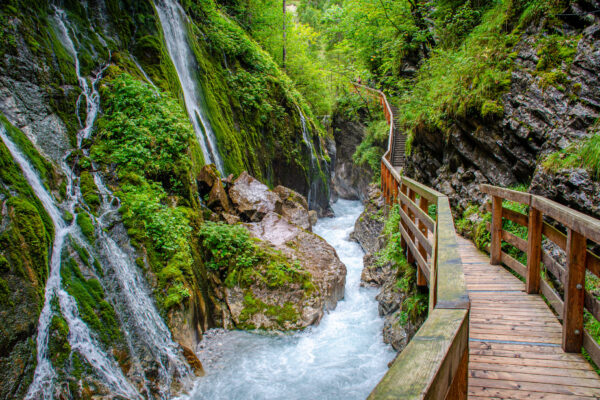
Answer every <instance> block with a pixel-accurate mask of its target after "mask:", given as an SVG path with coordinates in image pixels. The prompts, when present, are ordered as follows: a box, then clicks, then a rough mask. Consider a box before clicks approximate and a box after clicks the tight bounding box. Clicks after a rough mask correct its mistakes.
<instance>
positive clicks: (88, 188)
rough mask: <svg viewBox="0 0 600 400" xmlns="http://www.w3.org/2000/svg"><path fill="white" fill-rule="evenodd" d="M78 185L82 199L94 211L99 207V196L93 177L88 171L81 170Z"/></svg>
mask: <svg viewBox="0 0 600 400" xmlns="http://www.w3.org/2000/svg"><path fill="white" fill-rule="evenodd" d="M79 187H80V188H81V195H82V196H83V200H84V201H85V202H86V204H87V205H88V206H90V208H91V209H92V210H93V211H94V212H95V211H97V210H98V207H100V196H99V192H98V187H97V186H96V183H95V182H94V177H93V176H92V174H90V173H89V172H88V171H83V172H82V173H81V175H80V177H79Z"/></svg>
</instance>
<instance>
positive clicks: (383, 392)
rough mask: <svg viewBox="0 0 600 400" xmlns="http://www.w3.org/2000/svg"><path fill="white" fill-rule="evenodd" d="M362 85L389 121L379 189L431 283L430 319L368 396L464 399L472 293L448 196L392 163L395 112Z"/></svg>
mask: <svg viewBox="0 0 600 400" xmlns="http://www.w3.org/2000/svg"><path fill="white" fill-rule="evenodd" d="M361 87H362V86H361ZM362 88H365V89H367V90H369V91H371V93H373V94H374V95H378V96H379V99H380V103H381V105H382V106H383V107H384V111H385V113H386V119H387V120H388V123H389V124H390V137H389V142H388V150H387V152H386V153H385V154H384V156H383V157H382V159H381V189H382V192H383V194H384V197H385V199H386V202H387V204H389V205H393V204H399V210H400V216H401V223H400V226H399V228H400V232H401V235H402V241H401V242H402V243H401V246H402V248H403V249H404V250H405V251H406V256H407V260H408V261H409V262H415V263H416V265H417V285H419V286H426V285H428V286H429V315H428V317H427V320H426V321H425V322H424V323H423V325H422V326H421V328H420V329H419V331H418V332H417V333H416V334H415V336H414V337H413V338H412V340H411V341H410V342H409V344H408V345H407V346H406V348H405V349H404V350H403V351H402V352H401V353H400V354H399V355H398V357H397V358H396V360H395V361H394V363H393V364H392V366H391V367H390V369H389V371H388V372H387V373H386V375H385V376H384V377H383V379H382V380H381V382H379V384H378V385H377V387H376V388H375V389H374V390H373V392H372V393H371V394H370V396H369V399H372V400H375V399H377V400H379V399H466V398H467V379H468V362H469V297H468V294H467V288H466V284H465V277H464V273H463V267H462V261H461V258H460V254H459V252H458V243H457V239H456V232H455V230H454V221H453V218H452V212H451V210H450V203H449V201H448V197H446V196H445V195H443V194H442V193H439V192H437V191H435V190H433V189H431V188H429V187H427V186H424V185H422V184H420V183H418V182H416V181H414V180H412V179H410V178H408V177H406V176H402V175H400V173H399V171H398V170H397V169H396V168H394V167H393V166H392V165H391V162H390V155H391V154H392V152H393V149H392V144H393V135H394V129H393V126H394V122H393V119H394V115H393V113H392V110H391V108H390V106H389V103H388V102H387V99H386V97H385V95H384V94H383V93H382V92H380V91H377V90H373V89H370V88H366V87H362ZM357 90H358V89H357ZM430 205H434V206H435V210H436V215H435V218H432V217H430V216H429V212H428V211H429V206H430Z"/></svg>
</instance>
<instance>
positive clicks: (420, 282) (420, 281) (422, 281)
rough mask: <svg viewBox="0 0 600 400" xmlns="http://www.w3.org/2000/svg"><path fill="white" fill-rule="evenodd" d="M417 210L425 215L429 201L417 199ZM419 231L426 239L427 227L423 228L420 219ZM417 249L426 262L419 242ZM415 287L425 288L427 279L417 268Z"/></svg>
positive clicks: (424, 251) (425, 255) (421, 198)
mask: <svg viewBox="0 0 600 400" xmlns="http://www.w3.org/2000/svg"><path fill="white" fill-rule="evenodd" d="M419 208H420V209H421V210H423V211H424V212H425V213H427V211H428V210H429V201H427V199H426V198H425V197H423V196H421V197H419ZM419 230H420V231H421V232H423V235H425V237H427V226H425V224H424V223H423V222H422V221H421V219H420V218H419ZM418 249H419V253H420V254H421V255H422V256H423V259H424V260H427V250H425V247H423V245H422V244H421V242H419V245H418ZM417 286H427V278H426V277H425V275H424V274H423V271H421V268H420V267H417Z"/></svg>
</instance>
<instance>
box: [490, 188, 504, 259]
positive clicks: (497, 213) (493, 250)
mask: <svg viewBox="0 0 600 400" xmlns="http://www.w3.org/2000/svg"><path fill="white" fill-rule="evenodd" d="M501 263H502V198H500V197H497V196H492V232H491V238H490V264H492V265H500V264H501Z"/></svg>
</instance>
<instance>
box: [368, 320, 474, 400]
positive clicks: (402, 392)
mask: <svg viewBox="0 0 600 400" xmlns="http://www.w3.org/2000/svg"><path fill="white" fill-rule="evenodd" d="M468 313H469V312H468V310H449V309H437V308H436V309H434V310H433V311H432V312H431V313H430V314H429V317H428V318H427V320H426V321H425V323H424V324H423V326H421V329H419V331H418V332H417V333H416V335H415V336H414V337H413V339H412V340H411V341H410V342H409V344H408V346H407V347H406V348H405V349H404V350H403V351H402V353H400V355H399V356H398V357H397V358H396V360H395V361H394V363H393V364H392V367H391V368H390V369H389V371H388V372H387V373H386V375H385V376H384V377H383V379H382V380H381V381H380V382H379V384H378V385H377V387H375V389H374V390H373V392H371V394H370V395H369V399H371V400H374V399H377V400H380V399H386V400H387V399H390V400H391V399H425V398H431V399H441V398H443V397H444V395H445V393H446V391H447V390H448V388H449V387H450V384H451V382H449V379H448V377H449V376H452V375H453V374H454V373H455V372H456V370H457V369H458V367H459V364H460V359H461V356H462V354H463V351H464V350H465V349H466V346H467V340H468ZM440 393H442V395H440ZM436 396H437V397H436Z"/></svg>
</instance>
